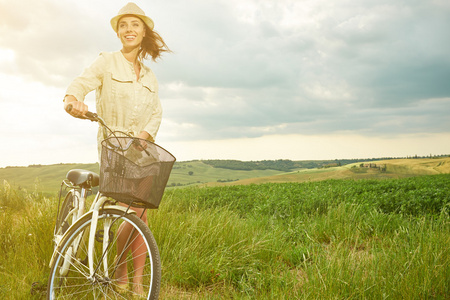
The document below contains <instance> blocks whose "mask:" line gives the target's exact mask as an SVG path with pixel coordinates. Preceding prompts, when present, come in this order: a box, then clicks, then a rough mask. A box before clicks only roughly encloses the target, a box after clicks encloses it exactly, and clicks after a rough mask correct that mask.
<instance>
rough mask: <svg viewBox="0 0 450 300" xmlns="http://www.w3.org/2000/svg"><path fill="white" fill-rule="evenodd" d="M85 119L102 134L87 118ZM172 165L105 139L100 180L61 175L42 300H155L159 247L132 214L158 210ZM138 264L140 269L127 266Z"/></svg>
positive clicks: (149, 151)
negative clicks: (119, 271) (92, 196)
mask: <svg viewBox="0 0 450 300" xmlns="http://www.w3.org/2000/svg"><path fill="white" fill-rule="evenodd" d="M86 119H89V120H91V121H97V122H98V123H99V124H100V125H101V126H102V127H103V128H107V130H109V128H108V127H107V125H106V124H105V122H104V121H103V120H102V119H101V118H100V117H99V116H98V115H96V114H94V113H88V114H86ZM109 131H111V130H109ZM111 132H112V131H111ZM174 162H175V157H174V156H173V155H172V154H170V153H169V152H168V151H166V150H165V149H163V148H162V147H160V146H158V145H157V144H154V143H151V142H149V141H147V140H142V139H137V138H134V137H131V136H127V135H124V134H119V133H114V132H112V134H111V135H110V137H109V138H107V139H105V140H104V141H103V142H102V150H101V162H100V175H98V174H96V173H94V172H91V171H87V170H79V169H75V170H70V171H69V172H68V173H67V176H66V179H65V180H64V181H63V184H62V187H63V186H64V187H65V188H66V191H67V189H68V192H67V194H66V196H65V199H64V201H62V203H61V196H60V204H59V207H58V215H57V218H56V225H55V230H54V243H55V244H54V245H55V247H54V252H53V255H52V258H51V261H50V268H51V271H50V276H49V280H48V287H47V299H157V298H158V296H159V289H160V281H161V261H160V256H159V251H158V246H157V244H156V241H155V238H154V237H153V234H152V232H151V231H150V229H149V228H148V226H147V225H146V224H145V223H144V222H143V221H142V220H141V218H140V217H141V216H137V215H136V212H135V211H134V210H133V207H141V208H145V209H147V208H150V209H155V208H158V206H159V204H160V201H161V198H162V195H163V193H164V189H165V187H166V184H167V181H168V178H169V175H170V172H171V170H172V166H173V164H174ZM97 186H99V192H98V193H97V194H96V196H95V199H94V200H93V202H92V204H91V205H90V208H89V209H88V210H87V211H86V205H87V199H88V195H89V194H90V193H92V189H93V188H96V187H97ZM61 190H63V188H61ZM145 209H144V211H143V213H146V211H145ZM136 240H139V241H140V242H134V241H136ZM136 245H137V246H136ZM138 260H141V262H142V263H140V264H139V265H138V264H137V263H136V265H134V264H133V263H134V262H136V261H138ZM123 264H125V265H126V270H127V274H128V275H127V278H129V279H130V280H129V281H128V284H127V285H125V286H124V284H123V283H119V281H118V280H117V279H116V278H115V274H116V270H117V269H118V268H119V267H122V268H123V267H124V265H123ZM121 279H123V277H122V278H121ZM131 279H132V280H131ZM136 291H139V292H136Z"/></svg>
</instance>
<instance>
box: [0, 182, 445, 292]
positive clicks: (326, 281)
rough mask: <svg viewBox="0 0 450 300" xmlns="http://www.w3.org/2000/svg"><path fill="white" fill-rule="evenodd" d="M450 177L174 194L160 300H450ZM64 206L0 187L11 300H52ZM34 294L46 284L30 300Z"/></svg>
mask: <svg viewBox="0 0 450 300" xmlns="http://www.w3.org/2000/svg"><path fill="white" fill-rule="evenodd" d="M449 182H450V175H449V174H441V175H428V176H417V177H410V178H401V179H386V180H368V179H362V180H343V179H339V180H337V179H331V180H324V181H309V182H304V183H294V182H291V183H267V184H260V185H237V186H223V187H203V188H201V187H185V188H179V189H171V190H169V191H167V193H166V194H165V196H164V199H163V202H162V205H161V206H160V209H158V210H155V211H150V212H149V226H150V228H151V230H152V231H153V233H154V235H155V238H156V240H157V242H158V245H159V248H160V253H161V257H162V265H163V269H162V274H163V278H162V289H161V297H160V298H161V299H449V298H450V268H449V266H450V185H449ZM56 206H57V205H56V199H55V198H54V197H45V196H44V195H43V194H42V193H41V192H39V191H37V190H36V191H31V190H29V191H28V192H26V191H24V190H23V189H22V190H17V189H14V188H11V186H9V184H7V183H4V184H3V185H0V251H1V253H2V255H1V256H0V277H1V278H2V280H1V281H0V298H1V299H41V298H42V297H44V293H43V292H42V291H41V290H40V289H39V288H40V287H42V286H43V285H45V282H46V279H47V276H48V272H49V268H48V261H49V259H50V256H51V252H52V243H51V239H52V235H51V232H52V227H53V222H54V215H55V213H56V211H55V210H56ZM33 282H39V283H38V284H37V285H36V288H35V289H34V291H35V293H34V294H33V295H32V294H31V292H30V289H31V286H32V283H33Z"/></svg>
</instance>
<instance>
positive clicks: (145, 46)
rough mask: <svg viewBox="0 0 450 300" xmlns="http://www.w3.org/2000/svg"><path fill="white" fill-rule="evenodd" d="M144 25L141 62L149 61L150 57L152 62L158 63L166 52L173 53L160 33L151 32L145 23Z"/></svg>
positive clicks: (140, 53) (139, 55)
mask: <svg viewBox="0 0 450 300" xmlns="http://www.w3.org/2000/svg"><path fill="white" fill-rule="evenodd" d="M142 23H144V27H145V36H144V39H143V40H142V43H141V49H139V54H138V57H139V59H140V60H144V59H147V58H148V56H149V55H150V56H151V57H152V60H153V61H156V60H157V59H158V58H159V57H161V55H162V54H163V53H164V52H172V51H171V50H170V49H169V47H168V46H167V45H166V43H165V42H164V40H163V38H162V37H161V36H160V35H159V33H157V32H156V31H153V30H151V29H150V28H149V27H148V26H147V24H145V22H142Z"/></svg>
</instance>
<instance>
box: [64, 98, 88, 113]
mask: <svg viewBox="0 0 450 300" xmlns="http://www.w3.org/2000/svg"><path fill="white" fill-rule="evenodd" d="M69 108H70V109H69ZM64 110H65V111H66V112H67V113H69V114H70V115H72V116H74V117H83V116H84V115H85V114H86V113H87V112H88V110H89V109H88V106H87V105H86V104H84V102H81V101H78V100H77V99H76V98H75V97H74V96H72V95H67V96H66V97H65V98H64Z"/></svg>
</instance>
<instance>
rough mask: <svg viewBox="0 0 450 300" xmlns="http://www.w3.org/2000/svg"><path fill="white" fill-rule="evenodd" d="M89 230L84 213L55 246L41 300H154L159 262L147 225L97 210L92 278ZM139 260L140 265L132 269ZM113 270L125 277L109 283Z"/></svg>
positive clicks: (132, 217) (88, 218)
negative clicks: (54, 253)
mask: <svg viewBox="0 0 450 300" xmlns="http://www.w3.org/2000/svg"><path fill="white" fill-rule="evenodd" d="M90 227H91V215H90V214H89V215H86V216H84V217H83V218H82V219H81V220H80V221H78V222H77V223H76V224H75V225H74V227H72V228H71V229H70V232H69V234H67V235H66V236H65V238H64V239H63V240H62V241H61V243H60V245H59V247H58V249H57V250H56V251H57V252H56V253H57V254H56V257H55V259H54V261H53V264H52V266H51V271H50V277H49V282H48V288H47V299H131V298H133V297H134V296H140V298H138V299H157V298H158V295H159V287H160V281H161V262H160V257H159V252H158V247H157V245H156V241H155V239H154V237H153V235H152V233H151V231H150V229H149V228H148V226H147V225H146V224H145V223H144V222H143V221H142V220H141V219H139V218H138V217H137V216H136V215H134V214H124V213H123V211H121V210H119V209H114V208H107V209H105V210H104V211H101V212H100V215H99V218H98V224H97V228H96V230H95V243H94V251H93V267H94V270H95V272H94V274H93V276H90V271H89V259H88V252H89V251H88V240H89V238H88V237H89V234H90V231H91V228H90ZM124 228H131V229H132V230H133V232H134V233H133V234H130V232H124V230H125V229H124ZM124 236H125V237H126V241H125V242H124ZM137 240H140V242H135V241H137ZM119 241H120V242H119ZM133 242H135V244H134V245H133ZM125 245H128V246H127V247H125ZM136 245H137V246H136ZM105 249H106V250H105ZM144 258H145V259H144ZM139 259H141V264H138V265H136V264H135V263H136V262H137V260H139ZM119 261H120V264H121V265H119V264H118V262H119ZM142 262H143V263H142ZM125 265H126V267H125ZM118 267H119V268H120V267H122V270H126V274H127V275H125V276H123V275H122V277H121V278H120V280H121V282H119V281H118V280H117V279H115V277H116V276H115V272H116V270H117V268H118ZM122 273H123V272H122ZM124 278H125V281H126V279H128V288H124V286H123V281H124Z"/></svg>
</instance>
